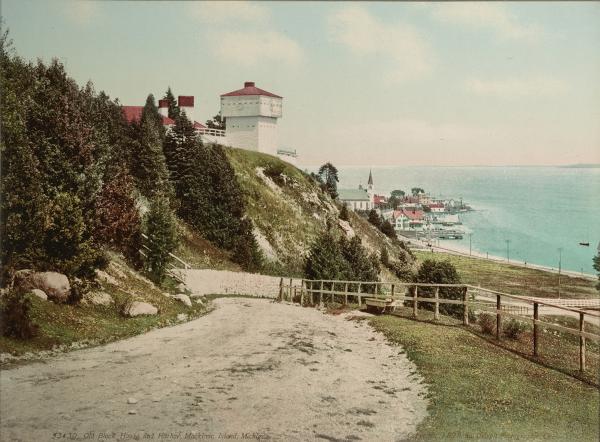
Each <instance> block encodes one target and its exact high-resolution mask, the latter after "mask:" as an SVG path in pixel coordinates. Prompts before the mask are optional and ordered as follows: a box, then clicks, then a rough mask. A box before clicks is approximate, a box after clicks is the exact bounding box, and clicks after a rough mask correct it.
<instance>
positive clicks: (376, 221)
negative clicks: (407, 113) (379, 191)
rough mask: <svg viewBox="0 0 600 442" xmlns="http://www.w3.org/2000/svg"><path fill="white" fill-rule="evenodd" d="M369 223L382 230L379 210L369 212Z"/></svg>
mask: <svg viewBox="0 0 600 442" xmlns="http://www.w3.org/2000/svg"><path fill="white" fill-rule="evenodd" d="M369 222H370V223H371V224H373V225H374V226H375V227H377V228H378V229H379V228H381V218H380V217H379V214H378V213H377V210H375V209H371V210H370V211H369Z"/></svg>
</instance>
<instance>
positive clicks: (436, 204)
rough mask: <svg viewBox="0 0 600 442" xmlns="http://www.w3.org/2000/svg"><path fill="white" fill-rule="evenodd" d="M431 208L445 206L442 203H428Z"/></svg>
mask: <svg viewBox="0 0 600 442" xmlns="http://www.w3.org/2000/svg"><path fill="white" fill-rule="evenodd" d="M428 206H429V208H430V209H443V208H444V207H445V206H444V205H443V204H442V203H435V204H428Z"/></svg>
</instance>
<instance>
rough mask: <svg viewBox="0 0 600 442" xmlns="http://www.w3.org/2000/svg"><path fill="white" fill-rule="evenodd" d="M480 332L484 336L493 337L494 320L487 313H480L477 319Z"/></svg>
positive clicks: (494, 329) (492, 316)
mask: <svg viewBox="0 0 600 442" xmlns="http://www.w3.org/2000/svg"><path fill="white" fill-rule="evenodd" d="M477 322H478V323H479V326H480V327H481V331H482V332H484V333H485V334H486V335H493V334H494V332H495V331H496V318H495V317H494V315H491V314H489V313H482V314H480V315H479V318H477Z"/></svg>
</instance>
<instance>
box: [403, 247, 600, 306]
mask: <svg viewBox="0 0 600 442" xmlns="http://www.w3.org/2000/svg"><path fill="white" fill-rule="evenodd" d="M414 253H415V255H416V256H417V259H418V260H419V261H423V260H425V259H434V260H438V261H440V260H447V261H450V262H451V263H452V264H454V266H455V267H456V269H457V271H458V273H459V274H460V277H461V280H462V282H464V283H466V284H472V285H481V286H482V287H484V288H489V289H492V290H498V291H501V292H505V293H509V294H514V295H522V296H539V297H547V298H556V297H558V275H556V274H554V273H550V272H546V271H543V270H537V269H531V268H525V267H520V266H515V265H511V264H506V263H500V262H494V261H489V260H486V259H481V258H470V257H466V256H459V255H452V254H449V253H443V252H436V253H431V252H425V251H415V252H414ZM595 284H596V282H595V281H591V280H588V279H585V278H577V277H572V276H565V275H562V276H561V297H563V298H589V297H592V296H595V297H597V296H600V293H599V292H598V291H597V290H596V288H595Z"/></svg>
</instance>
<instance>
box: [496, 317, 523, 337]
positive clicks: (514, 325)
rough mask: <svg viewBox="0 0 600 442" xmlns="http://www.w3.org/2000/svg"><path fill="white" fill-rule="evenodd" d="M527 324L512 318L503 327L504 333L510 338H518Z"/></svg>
mask: <svg viewBox="0 0 600 442" xmlns="http://www.w3.org/2000/svg"><path fill="white" fill-rule="evenodd" d="M526 328H527V327H526V325H525V324H523V323H522V322H521V321H517V320H516V319H510V320H508V321H507V322H506V324H504V326H503V327H502V331H503V332H504V335H505V336H506V337H507V338H509V339H518V338H519V336H521V334H522V333H523V332H524V331H525V329H526Z"/></svg>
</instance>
